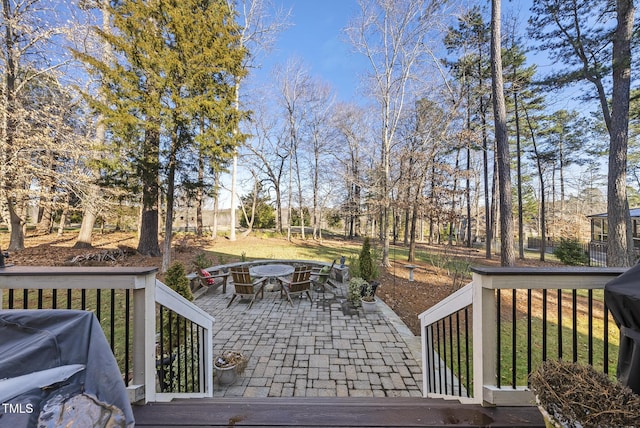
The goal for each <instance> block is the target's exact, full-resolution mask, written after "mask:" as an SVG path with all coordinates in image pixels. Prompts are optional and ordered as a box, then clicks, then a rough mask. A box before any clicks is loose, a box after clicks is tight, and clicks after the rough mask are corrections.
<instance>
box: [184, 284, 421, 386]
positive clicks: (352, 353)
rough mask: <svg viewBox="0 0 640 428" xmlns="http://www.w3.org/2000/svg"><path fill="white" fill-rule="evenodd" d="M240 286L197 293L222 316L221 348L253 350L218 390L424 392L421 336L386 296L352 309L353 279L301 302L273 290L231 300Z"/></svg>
mask: <svg viewBox="0 0 640 428" xmlns="http://www.w3.org/2000/svg"><path fill="white" fill-rule="evenodd" d="M383 286H384V285H383ZM232 293H233V285H232V284H229V286H228V288H227V293H226V295H224V294H223V293H222V289H221V288H218V289H216V290H212V291H211V292H209V293H207V294H204V295H202V296H200V297H199V298H198V299H197V300H196V301H195V303H196V304H197V305H198V306H200V307H201V308H203V309H204V310H206V311H207V312H208V313H209V314H211V315H213V316H214V317H215V320H216V321H215V323H214V331H213V346H214V354H218V353H220V352H221V351H223V350H234V351H241V352H242V353H244V354H245V355H247V356H248V357H249V362H248V366H247V368H246V370H245V371H244V373H243V374H241V375H240V376H239V377H238V379H237V380H236V382H234V383H233V384H231V385H220V384H219V383H218V382H215V383H214V393H213V395H214V397H421V396H422V390H421V383H422V369H421V366H420V364H421V362H420V341H419V338H417V337H415V336H413V334H412V333H411V332H410V331H409V329H408V328H407V327H406V326H405V325H404V323H402V321H401V320H400V319H399V317H398V316H397V315H396V314H395V313H394V312H393V311H392V310H391V309H390V308H388V307H387V306H386V305H385V304H384V303H383V302H382V301H380V300H379V299H378V307H379V309H380V310H379V312H377V313H367V314H364V313H362V310H359V313H358V314H355V315H346V314H345V313H343V309H342V308H343V302H344V300H345V299H344V297H341V296H346V284H340V287H339V289H338V290H337V291H336V293H335V294H333V293H329V292H328V293H326V295H325V296H323V293H315V292H314V293H312V296H313V302H309V299H307V298H306V297H305V298H296V299H294V300H293V307H291V305H290V304H289V303H288V302H287V300H286V299H285V298H281V297H280V292H279V291H267V292H265V293H264V299H260V298H259V297H258V298H257V299H256V301H255V302H254V304H253V307H252V308H251V309H247V307H248V302H249V301H248V300H239V299H236V300H235V301H234V302H233V304H232V305H231V307H229V308H226V305H227V303H228V302H229V299H230V298H231V295H232Z"/></svg>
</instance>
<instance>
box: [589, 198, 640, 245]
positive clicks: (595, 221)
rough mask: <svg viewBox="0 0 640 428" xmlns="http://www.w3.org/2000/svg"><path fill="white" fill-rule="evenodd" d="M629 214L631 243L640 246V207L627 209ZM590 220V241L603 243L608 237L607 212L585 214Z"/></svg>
mask: <svg viewBox="0 0 640 428" xmlns="http://www.w3.org/2000/svg"><path fill="white" fill-rule="evenodd" d="M629 214H630V215H631V230H632V231H633V244H634V246H635V247H636V248H640V208H633V209H630V210H629ZM587 217H588V218H589V219H590V220H591V242H592V243H604V242H607V239H608V237H609V223H608V219H607V213H603V214H594V215H590V216H587Z"/></svg>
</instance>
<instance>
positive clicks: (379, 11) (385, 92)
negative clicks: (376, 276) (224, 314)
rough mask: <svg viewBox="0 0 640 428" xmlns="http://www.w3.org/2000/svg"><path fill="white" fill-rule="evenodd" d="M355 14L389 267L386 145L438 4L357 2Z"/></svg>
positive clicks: (425, 54)
mask: <svg viewBox="0 0 640 428" xmlns="http://www.w3.org/2000/svg"><path fill="white" fill-rule="evenodd" d="M359 4H360V9H361V10H360V14H359V16H358V17H357V18H356V20H355V21H354V22H353V23H352V24H350V26H349V28H347V34H348V35H349V38H350V41H351V43H352V45H353V46H354V47H355V49H356V50H357V51H358V52H359V53H361V54H363V55H364V56H365V57H366V58H367V60H368V61H369V64H370V67H371V68H370V73H369V77H370V80H371V93H372V96H373V97H374V98H375V100H376V102H377V103H378V106H379V108H380V113H379V115H380V116H379V121H380V132H381V138H380V141H381V167H380V169H381V172H382V177H381V186H380V190H379V199H380V203H381V218H380V222H381V223H380V232H381V233H380V235H381V238H382V240H383V241H384V245H383V252H382V264H383V265H384V266H389V265H390V262H389V216H390V208H391V200H390V191H391V187H390V182H391V176H390V173H391V171H390V161H391V147H392V146H393V144H394V141H395V139H396V138H397V136H396V133H397V130H398V125H399V122H400V120H401V117H402V114H403V111H404V109H405V108H406V102H407V99H408V89H409V86H410V83H411V82H412V81H414V80H415V79H416V78H417V77H418V76H417V74H416V73H418V71H420V69H421V68H422V66H423V65H424V64H425V63H426V62H427V61H428V60H429V59H431V58H432V57H433V56H432V52H431V50H430V49H429V45H428V40H427V35H429V33H431V32H433V31H434V30H436V29H438V28H439V24H440V22H441V21H440V18H441V16H440V15H439V13H438V12H439V11H440V8H441V7H442V4H443V3H442V2H440V1H431V0H419V1H415V0H403V1H379V0H360V1H359Z"/></svg>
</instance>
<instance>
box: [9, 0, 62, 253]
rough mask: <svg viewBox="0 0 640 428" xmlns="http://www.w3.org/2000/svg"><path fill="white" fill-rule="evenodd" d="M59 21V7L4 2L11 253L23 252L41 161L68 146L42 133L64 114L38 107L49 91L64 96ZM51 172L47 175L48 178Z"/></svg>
mask: <svg viewBox="0 0 640 428" xmlns="http://www.w3.org/2000/svg"><path fill="white" fill-rule="evenodd" d="M43 17H47V19H43ZM58 19H59V16H58V13H57V12H56V4H55V3H54V2H51V1H47V0H29V1H20V2H18V1H11V0H2V20H1V22H0V27H1V32H0V50H1V55H0V61H1V63H2V74H3V82H2V91H1V92H2V103H1V107H0V110H1V113H2V114H1V117H0V121H1V123H0V212H1V213H2V218H3V219H4V220H5V221H7V220H8V225H9V228H10V230H11V235H10V241H9V247H8V249H9V250H12V251H16V250H21V249H23V248H24V235H25V225H26V220H27V219H26V200H27V193H28V190H29V187H30V182H31V180H33V178H34V175H35V176H37V175H38V174H39V173H40V172H43V170H42V168H41V167H40V165H39V160H40V159H41V155H42V154H47V153H48V154H51V153H57V152H58V150H60V149H61V147H58V148H56V146H55V144H56V142H57V143H62V142H63V139H62V138H60V137H61V135H60V134H57V133H55V131H54V133H55V135H51V134H49V135H48V134H47V131H46V128H41V126H43V124H45V123H47V122H49V121H51V122H55V119H54V116H52V115H59V114H60V112H58V111H56V109H55V107H54V106H47V105H46V104H44V103H43V104H40V105H39V102H38V96H39V95H40V94H41V95H44V96H45V97H46V96H47V95H48V94H51V93H52V92H50V90H51V91H53V92H55V91H59V93H63V92H65V90H64V89H63V88H61V87H60V86H59V85H60V82H59V80H58V76H57V75H56V72H57V71H58V70H59V68H60V67H61V66H62V65H63V64H64V63H65V62H66V61H67V60H68V58H66V56H65V54H64V53H62V54H60V55H51V54H50V53H51V51H52V45H51V43H52V42H53V41H54V40H58V39H59V38H61V37H62V34H63V28H62V26H61V25H60V24H59V22H57V21H58ZM39 85H42V86H39ZM38 91H40V94H39V93H38ZM65 96H66V94H65ZM56 140H57V141H56ZM52 171H53V170H52V169H48V170H47V174H49V173H50V172H52Z"/></svg>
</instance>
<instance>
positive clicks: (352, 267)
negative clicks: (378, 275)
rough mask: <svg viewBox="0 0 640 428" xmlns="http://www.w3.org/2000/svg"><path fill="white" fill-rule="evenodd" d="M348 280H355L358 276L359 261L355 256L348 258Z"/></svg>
mask: <svg viewBox="0 0 640 428" xmlns="http://www.w3.org/2000/svg"><path fill="white" fill-rule="evenodd" d="M347 263H348V264H349V278H356V277H359V276H361V275H360V261H359V260H358V257H357V256H354V255H351V256H349V261H348V262H347Z"/></svg>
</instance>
